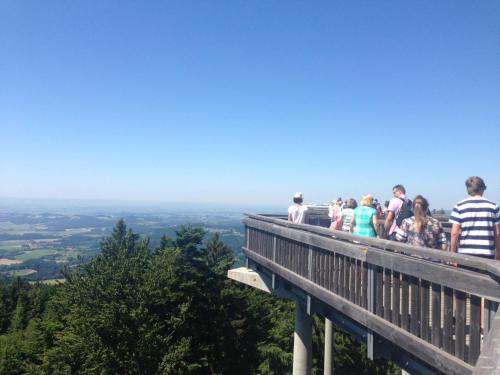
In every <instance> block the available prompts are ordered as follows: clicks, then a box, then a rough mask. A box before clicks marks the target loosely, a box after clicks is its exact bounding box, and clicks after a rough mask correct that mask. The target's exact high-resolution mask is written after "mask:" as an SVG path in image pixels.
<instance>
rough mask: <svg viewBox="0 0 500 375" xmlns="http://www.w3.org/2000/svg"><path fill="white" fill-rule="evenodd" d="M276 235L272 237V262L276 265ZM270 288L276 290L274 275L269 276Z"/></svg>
mask: <svg viewBox="0 0 500 375" xmlns="http://www.w3.org/2000/svg"><path fill="white" fill-rule="evenodd" d="M276 241H277V238H276V235H273V262H274V263H276ZM271 288H273V289H276V274H275V273H274V272H273V274H272V275H271Z"/></svg>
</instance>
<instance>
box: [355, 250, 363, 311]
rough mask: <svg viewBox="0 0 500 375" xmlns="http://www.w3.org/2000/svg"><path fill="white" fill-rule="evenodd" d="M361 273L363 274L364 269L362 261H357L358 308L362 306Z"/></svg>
mask: <svg viewBox="0 0 500 375" xmlns="http://www.w3.org/2000/svg"><path fill="white" fill-rule="evenodd" d="M361 273H362V268H361V261H360V260H358V261H356V293H355V294H356V304H357V305H358V306H361V304H362V302H361Z"/></svg>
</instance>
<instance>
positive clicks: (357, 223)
mask: <svg viewBox="0 0 500 375" xmlns="http://www.w3.org/2000/svg"><path fill="white" fill-rule="evenodd" d="M360 204H361V206H358V207H356V208H355V209H354V218H353V220H352V226H353V230H352V233H353V234H357V235H358V236H365V237H377V238H378V232H377V230H378V228H377V226H378V219H377V210H376V209H374V208H373V207H372V205H373V197H372V196H371V195H370V194H367V195H364V196H363V197H361V201H360Z"/></svg>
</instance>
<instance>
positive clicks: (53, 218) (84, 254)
mask: <svg viewBox="0 0 500 375" xmlns="http://www.w3.org/2000/svg"><path fill="white" fill-rule="evenodd" d="M120 218H123V219H124V220H125V222H126V223H127V226H128V227H129V228H131V229H132V230H133V231H134V232H136V233H139V234H140V235H141V237H142V238H145V237H148V238H149V239H150V242H151V245H152V247H155V246H156V245H157V244H158V243H159V241H160V238H161V237H162V236H163V235H166V236H168V237H175V232H176V230H177V229H179V228H180V227H181V226H182V225H187V224H190V225H193V226H197V227H201V228H203V229H204V230H205V231H206V232H207V237H208V236H210V235H212V234H215V233H218V234H219V236H220V238H221V239H222V240H223V241H224V243H226V244H227V245H228V246H230V247H231V249H232V250H233V252H234V253H235V257H236V262H240V261H241V257H240V254H241V246H242V245H243V241H244V233H243V226H242V224H241V219H242V218H243V214H241V213H236V212H214V211H207V212H196V213H194V212H156V213H139V212H114V213H112V214H102V213H93V214H92V213H85V214H74V213H47V212H37V213H22V212H0V275H2V276H4V277H16V276H19V277H23V278H26V279H28V280H33V281H35V280H38V281H41V280H45V281H50V280H57V279H61V278H62V277H63V276H62V273H61V270H62V269H63V268H64V267H72V266H74V265H76V264H79V263H84V262H86V261H88V260H90V259H91V258H93V257H94V256H95V255H96V254H97V253H98V252H99V251H100V242H101V240H102V239H103V238H104V237H106V236H109V235H110V234H111V232H112V230H113V228H114V226H115V225H116V222H117V221H118V220H119V219H120Z"/></svg>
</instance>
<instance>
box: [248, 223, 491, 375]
mask: <svg viewBox="0 0 500 375" xmlns="http://www.w3.org/2000/svg"><path fill="white" fill-rule="evenodd" d="M243 222H244V224H245V226H246V235H247V242H246V246H245V247H244V249H243V250H244V254H245V255H246V256H247V257H248V258H249V259H251V260H253V261H254V262H256V263H257V264H260V265H262V266H263V267H265V268H267V269H268V270H270V271H271V272H273V273H275V274H276V275H278V276H280V277H281V278H283V279H284V280H288V281H289V282H290V283H292V284H294V285H296V286H298V287H299V288H300V289H302V290H304V291H305V292H306V293H308V294H310V295H312V296H314V297H316V298H318V299H319V300H322V301H323V302H325V303H327V304H328V305H330V306H332V307H333V308H335V309H337V310H338V311H340V312H342V313H344V314H346V315H348V316H349V317H350V318H351V319H353V320H354V321H357V322H358V323H359V324H361V325H363V326H365V327H367V328H368V329H371V330H373V331H374V332H376V333H377V334H380V335H381V336H383V337H385V338H386V339H388V340H389V341H392V342H393V343H395V344H396V345H398V346H400V347H401V348H403V349H405V350H407V351H408V352H410V353H412V354H414V355H416V356H417V357H419V358H421V359H422V360H423V361H424V362H427V363H428V364H429V363H430V364H431V366H434V367H435V368H436V369H438V370H439V371H442V372H447V373H455V374H462V373H467V374H470V373H472V371H473V370H474V367H473V365H474V364H475V363H476V361H477V360H478V358H479V357H480V354H481V337H480V330H481V298H484V299H485V300H486V306H487V309H488V310H487V311H486V312H487V319H486V320H485V325H484V329H485V332H488V329H489V324H490V317H492V316H493V314H494V311H496V307H497V306H498V302H500V288H499V286H500V283H499V280H500V267H499V265H498V264H497V263H500V262H496V261H491V260H486V259H482V258H478V257H473V256H466V255H463V254H456V253H451V252H446V251H441V250H434V249H428V248H423V247H415V246H410V245H407V244H403V243H398V242H394V241H387V240H382V239H374V238H368V237H361V236H357V235H354V234H351V233H346V232H342V231H336V230H330V229H326V228H323V227H319V226H314V225H308V224H295V223H292V222H289V221H286V220H283V219H277V218H276V217H268V216H265V215H254V214H246V218H245V219H244V220H243ZM455 264H456V265H458V266H459V267H462V266H464V267H466V269H464V268H457V267H456V266H455ZM369 270H371V271H370V272H371V273H370V272H368V271H369ZM369 275H372V276H369ZM370 277H371V279H370ZM369 280H371V285H372V289H369V285H370V281H369ZM370 300H371V301H372V303H371V304H370V303H368V301H370ZM370 306H372V307H370ZM370 309H371V310H370ZM455 320H456V321H455ZM496 331H497V330H495V332H493V331H492V334H495V335H497V332H496ZM498 331H499V332H500V330H498ZM498 335H499V337H500V333H498ZM485 353H486V352H485ZM483 362H484V361H483Z"/></svg>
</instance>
